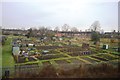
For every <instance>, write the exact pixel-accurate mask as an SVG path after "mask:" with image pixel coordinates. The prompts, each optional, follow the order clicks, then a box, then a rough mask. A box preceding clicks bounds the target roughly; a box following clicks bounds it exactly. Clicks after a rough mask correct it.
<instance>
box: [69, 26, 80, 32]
mask: <svg viewBox="0 0 120 80" xmlns="http://www.w3.org/2000/svg"><path fill="white" fill-rule="evenodd" d="M71 31H72V32H78V31H79V30H78V29H77V28H76V27H72V28H71Z"/></svg>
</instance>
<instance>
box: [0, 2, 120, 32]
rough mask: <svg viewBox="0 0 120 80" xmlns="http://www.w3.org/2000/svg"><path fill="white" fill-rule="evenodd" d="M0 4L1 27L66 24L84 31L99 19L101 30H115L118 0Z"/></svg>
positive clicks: (116, 26)
mask: <svg viewBox="0 0 120 80" xmlns="http://www.w3.org/2000/svg"><path fill="white" fill-rule="evenodd" d="M8 1H9V2H8ZM0 5H2V15H0V25H2V27H3V28H19V29H20V28H25V29H27V28H30V27H36V28H38V27H39V26H46V27H51V28H54V27H56V26H59V27H61V26H62V25H64V24H65V23H66V24H69V26H71V27H77V28H78V29H81V30H85V29H88V28H89V27H90V25H91V24H92V23H93V22H94V21H96V20H98V21H99V22H100V24H101V28H102V29H104V31H112V30H113V29H116V30H118V0H39V1H37V0H30V1H29V0H18V1H17V0H4V1H3V2H1V3H0ZM1 19H2V20H1Z"/></svg>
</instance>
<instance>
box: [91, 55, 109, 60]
mask: <svg viewBox="0 0 120 80" xmlns="http://www.w3.org/2000/svg"><path fill="white" fill-rule="evenodd" d="M90 57H92V58H95V59H98V60H101V61H108V60H107V59H104V58H101V57H98V56H90Z"/></svg>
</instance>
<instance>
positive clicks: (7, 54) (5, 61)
mask: <svg viewBox="0 0 120 80" xmlns="http://www.w3.org/2000/svg"><path fill="white" fill-rule="evenodd" d="M11 41H12V38H10V37H8V38H7V40H6V43H5V45H4V46H2V67H14V64H15V62H14V58H13V56H12V45H11Z"/></svg>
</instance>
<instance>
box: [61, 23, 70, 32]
mask: <svg viewBox="0 0 120 80" xmlns="http://www.w3.org/2000/svg"><path fill="white" fill-rule="evenodd" d="M69 29H70V26H69V25H68V24H64V25H63V26H62V31H68V30H69Z"/></svg>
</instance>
